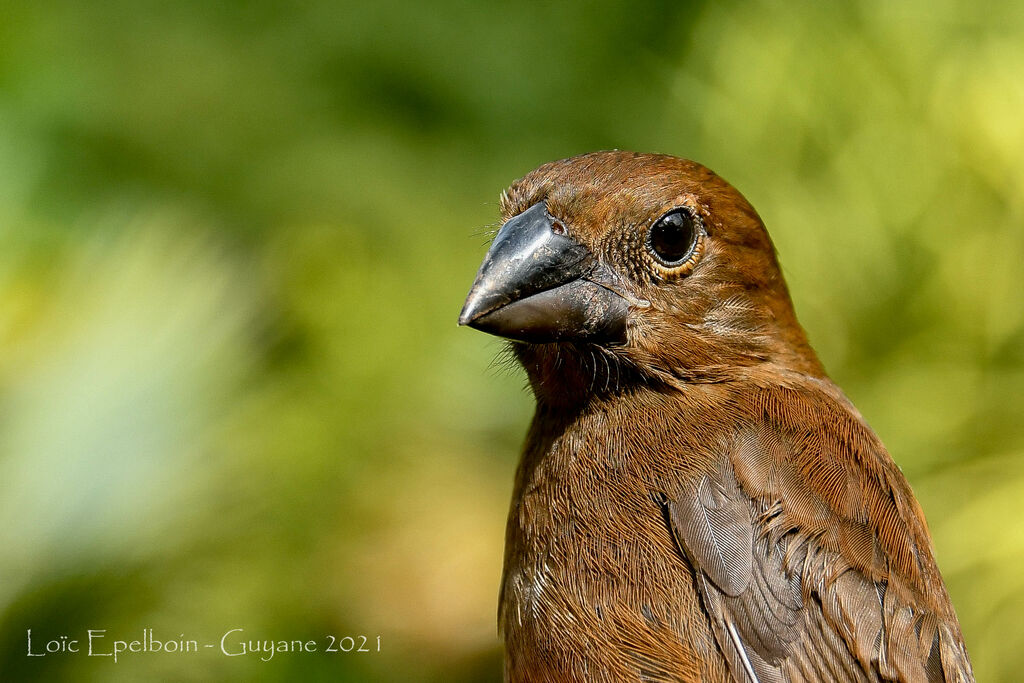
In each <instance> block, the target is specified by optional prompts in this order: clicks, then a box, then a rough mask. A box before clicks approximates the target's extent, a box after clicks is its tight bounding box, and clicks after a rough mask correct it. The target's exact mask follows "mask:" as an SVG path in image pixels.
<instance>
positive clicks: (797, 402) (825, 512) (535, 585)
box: [459, 150, 974, 683]
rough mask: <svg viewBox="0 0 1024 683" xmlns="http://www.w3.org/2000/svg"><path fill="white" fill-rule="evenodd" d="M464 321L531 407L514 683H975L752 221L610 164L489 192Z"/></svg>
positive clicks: (914, 508)
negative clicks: (486, 239) (514, 378)
mask: <svg viewBox="0 0 1024 683" xmlns="http://www.w3.org/2000/svg"><path fill="white" fill-rule="evenodd" d="M500 211H501V218H502V225H501V228H500V230H499V231H498V232H497V234H496V236H495V238H494V240H493V242H492V243H491V245H490V247H489V250H488V252H487V254H486V256H485V257H484V260H483V263H482V265H481V266H480V267H479V270H478V272H477V275H476V279H475V281H474V283H473V285H472V287H471V289H470V292H469V295H468V297H467V299H466V301H465V304H464V306H463V309H462V311H461V314H460V316H459V324H460V325H468V326H470V327H472V328H475V329H478V330H481V331H483V332H487V333H490V334H493V335H497V336H499V337H503V338H505V339H506V340H508V341H509V349H510V351H511V353H512V355H513V357H514V358H515V360H516V361H517V362H518V363H519V364H520V365H521V366H522V367H523V368H524V369H525V372H526V376H527V379H528V385H529V388H530V390H531V392H532V394H533V397H534V399H535V403H536V406H535V412H534V416H533V419H532V422H531V424H530V426H529V429H528V432H527V436H526V441H525V445H524V447H523V450H522V454H521V459H520V462H519V465H518V469H517V471H516V475H515V483H514V489H513V496H512V502H511V506H510V509H509V516H508V522H507V527H506V537H505V555H504V569H503V574H502V580H501V588H500V599H499V611H498V622H499V632H500V634H501V636H502V638H503V640H504V677H505V680H507V681H511V682H516V683H519V682H524V683H525V682H542V681H543V682H547V681H586V682H588V683H593V682H602V681H615V682H625V681H739V682H743V683H769V682H771V683H782V682H793V683H795V682H796V681H904V682H915V683H916V682H917V681H972V680H974V678H973V672H972V668H971V663H970V659H969V657H968V654H967V649H966V646H965V644H964V639H963V635H962V632H961V628H960V624H959V622H958V620H957V616H956V613H955V611H954V608H953V605H952V602H951V600H950V597H949V594H948V592H947V589H946V586H945V584H944V582H943V579H942V576H941V574H940V572H939V569H938V566H937V564H936V560H935V553H934V548H933V544H932V540H931V537H930V535H929V532H928V528H927V526H926V522H925V518H924V514H923V512H922V510H921V507H920V505H919V504H918V502H917V500H916V499H915V497H914V494H913V492H912V491H911V488H910V486H909V484H908V482H907V480H906V478H905V477H904V475H903V474H902V472H901V470H900V469H899V467H898V466H897V465H896V464H895V462H894V461H893V459H892V457H891V456H890V455H889V453H888V452H887V451H886V449H885V447H884V446H883V444H882V442H881V441H880V440H879V438H878V436H876V435H875V433H874V432H873V431H872V430H871V428H870V427H869V426H868V424H867V422H866V421H865V420H864V418H863V417H862V416H861V414H860V413H859V412H858V410H857V409H856V408H855V407H854V405H853V404H852V403H851V402H850V400H849V399H848V398H847V397H846V396H845V394H844V393H843V392H842V390H841V389H840V388H839V387H838V386H837V385H836V384H835V383H834V382H833V381H832V380H831V379H830V378H829V376H828V375H827V374H826V372H825V370H824V368H823V366H822V364H821V362H820V361H819V359H818V357H817V355H816V354H815V352H814V350H813V349H812V348H811V345H810V344H809V342H808V339H807V335H806V333H805V332H804V330H803V328H802V327H801V326H800V324H799V323H798V321H797V318H796V315H795V313H794V309H793V305H792V302H791V298H790V295H789V292H788V289H787V286H786V283H785V281H784V279H783V276H782V274H781V271H780V268H779V264H778V259H777V256H776V252H775V248H774V246H773V244H772V241H771V239H770V238H769V235H768V232H767V230H766V228H765V226H764V223H763V222H762V220H761V218H760V217H759V216H758V214H757V212H756V211H755V210H754V208H753V207H752V206H751V205H750V203H749V202H748V201H747V200H746V199H745V198H744V197H743V195H741V194H740V193H739V192H738V191H737V190H736V189H734V188H733V187H732V186H731V185H730V184H728V183H727V182H726V181H725V180H723V179H722V178H721V177H719V176H718V175H716V174H715V173H714V172H712V171H710V170H709V169H707V168H705V167H704V166H702V165H700V164H698V163H696V162H692V161H688V160H684V159H681V158H677V157H673V156H668V155H660V154H643V153H635V152H627V151H618V150H616V151H604V152H594V153H589V154H584V155H581V156H576V157H573V158H569V159H563V160H560V161H554V162H550V163H546V164H544V165H542V166H540V167H538V168H537V169H536V170H534V171H532V172H530V173H529V174H527V175H526V176H524V177H523V178H521V179H520V180H518V181H516V182H514V183H513V184H512V185H511V186H510V187H508V188H507V189H506V190H505V191H504V192H502V194H501V198H500Z"/></svg>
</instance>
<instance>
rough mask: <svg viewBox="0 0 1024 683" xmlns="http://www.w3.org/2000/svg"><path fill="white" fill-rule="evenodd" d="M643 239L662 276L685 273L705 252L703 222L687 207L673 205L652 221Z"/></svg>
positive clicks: (677, 275)
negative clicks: (674, 206) (672, 207)
mask: <svg viewBox="0 0 1024 683" xmlns="http://www.w3.org/2000/svg"><path fill="white" fill-rule="evenodd" d="M645 242H646V247H647V252H648V253H649V254H650V255H651V257H652V259H653V260H654V263H655V265H656V266H657V268H658V270H659V271H661V274H662V275H663V276H667V277H679V276H682V275H687V274H689V273H690V271H692V270H693V267H694V266H695V265H696V264H697V261H698V260H700V257H701V255H702V254H703V252H704V225H703V223H702V222H701V220H700V217H699V216H698V215H696V213H695V212H693V211H692V210H691V209H690V208H688V207H679V208H675V209H672V210H671V211H669V212H667V213H665V214H664V215H662V216H661V217H660V218H658V219H657V220H656V221H654V222H653V223H652V224H651V227H650V228H649V229H648V230H647V238H646V240H645Z"/></svg>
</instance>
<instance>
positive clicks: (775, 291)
mask: <svg viewBox="0 0 1024 683" xmlns="http://www.w3.org/2000/svg"><path fill="white" fill-rule="evenodd" d="M501 212H502V219H503V221H504V223H503V225H502V227H501V229H500V230H499V232H498V234H497V236H496V237H495V239H494V242H493V243H492V245H491V247H490V250H489V251H488V253H487V255H486V257H485V258H484V262H483V264H482V265H481V267H480V270H479V272H478V273H477V277H476V281H475V282H474V283H473V286H472V289H471V290H470V292H469V296H468V297H467V299H466V303H465V306H464V307H463V309H462V313H461V315H460V317H459V324H460V325H469V326H471V327H475V328H477V329H480V330H482V331H485V332H489V333H491V334H495V335H498V336H501V337H505V338H507V339H509V340H512V341H513V346H512V348H513V351H514V353H515V354H516V356H517V357H518V359H519V360H520V362H522V363H523V365H524V366H525V368H526V370H527V373H528V374H529V376H530V380H531V384H532V386H533V388H534V391H535V393H537V395H538V397H539V398H542V397H545V396H547V397H549V398H550V397H552V396H556V395H560V396H563V397H564V396H565V395H566V394H576V395H578V394H587V393H594V392H601V391H620V390H623V389H625V388H628V387H629V386H631V385H633V384H634V383H636V382H643V383H646V384H651V383H655V382H667V383H678V382H680V381H683V382H698V381H703V382H707V381H725V380H728V379H731V378H733V377H734V376H735V375H736V374H737V373H747V374H750V373H757V372H758V370H759V369H763V370H765V371H777V370H779V369H782V370H791V371H795V372H800V373H803V374H809V375H812V376H824V372H823V370H822V368H821V365H820V364H819V362H818V360H817V358H816V356H815V355H814V352H813V351H812V350H811V348H810V346H809V345H808V343H807V339H806V336H805V335H804V332H803V330H802V329H801V328H800V326H799V324H798V323H797V321H796V317H795V315H794V313H793V307H792V304H791V302H790V298H789V293H788V291H787V289H786V284H785V281H784V280H783V278H782V274H781V272H780V271H779V266H778V262H777V260H776V257H775V251H774V248H773V246H772V243H771V240H770V239H769V237H768V233H767V231H766V230H765V227H764V224H763V223H762V222H761V219H760V218H759V217H758V215H757V213H756V212H755V211H754V209H753V207H752V206H751V205H750V204H749V203H748V202H747V200H746V199H744V197H743V196H742V195H741V194H740V193H739V192H738V191H737V190H735V189H734V188H733V187H732V186H731V185H729V184H728V183H727V182H725V181H724V180H723V179H722V178H720V177H718V176H717V175H715V174H714V173H713V172H711V171H710V170H708V169H707V168H705V167H703V166H701V165H700V164H697V163H694V162H692V161H686V160H683V159H678V158H676V157H671V156H665V155H654V154H636V153H632V152H619V151H613V152H596V153H593V154H585V155H582V156H578V157H574V158H571V159H566V160H562V161H555V162H552V163H548V164H545V165H543V166H541V167H539V168H537V169H536V170H534V171H533V172H531V173H530V174H528V175H527V176H525V177H524V178H522V179H521V180H519V181H517V182H515V183H513V185H512V186H511V187H509V188H508V189H507V190H506V191H505V192H503V193H502V196H501Z"/></svg>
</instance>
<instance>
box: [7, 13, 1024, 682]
mask: <svg viewBox="0 0 1024 683" xmlns="http://www.w3.org/2000/svg"><path fill="white" fill-rule="evenodd" d="M1022 74H1024V4H1022V3H1019V2H1013V1H1005V2H995V3H986V4H985V6H984V9H982V8H981V7H980V6H979V5H977V4H975V3H968V2H955V1H951V0H939V1H938V2H936V1H934V0H928V1H925V0H919V1H917V2H905V3H891V2H884V1H882V0H878V1H877V2H861V3H858V4H853V5H840V4H835V3H815V2H798V3H785V4H783V3H768V2H762V3H741V2H725V3H721V2H707V3H679V2H654V1H646V0H645V1H640V2H631V3H613V2H601V3H586V4H583V3H581V4H579V5H571V4H565V5H555V4H548V3H533V2H524V3H514V4H509V3H498V2H470V1H465V2H463V1H455V0H446V1H443V2H435V3H416V2H408V1H404V2H398V1H391V0H386V1H380V2H375V3H370V2H366V3H359V4H355V3H346V2H342V3H338V2H333V1H329V0H307V1H304V2H280V1H278V2H270V1H253V2H224V3H217V2H213V3H211V2H198V1H195V0H189V1H183V2H177V3H167V2H146V1H143V2H140V1H138V0H132V1H131V2H128V1H109V2H101V3H98V2H93V3H89V2H77V3H59V2H36V3H12V2H0V539H2V547H3V552H2V556H0V672H3V673H2V674H0V675H2V676H3V678H4V680H22V679H24V680H33V679H37V680H68V681H71V680H74V681H135V680H162V679H164V680H178V681H190V680H195V681H200V680H218V679H219V680H244V679H254V678H256V677H259V678H261V679H262V680H269V681H274V680H279V681H287V680H317V679H320V680H328V679H330V680H334V679H340V680H353V681H362V680H394V681H414V680H422V681H495V680H498V678H499V673H500V651H499V647H498V643H497V638H496V634H495V612H496V603H497V586H498V579H499V574H500V562H501V554H502V536H503V526H504V518H505V512H506V509H507V504H508V498H509V494H510V489H511V482H512V474H513V470H514V467H515V462H516V458H517V451H518V448H519V444H520V442H521V439H522V438H523V434H524V432H525V428H526V425H527V422H528V419H529V416H530V411H531V403H532V401H531V398H530V396H529V395H528V393H527V392H526V391H525V390H524V388H523V387H524V381H523V378H522V377H521V376H520V375H519V373H518V372H515V371H512V370H509V369H507V368H504V367H501V366H495V365H492V359H493V358H494V357H495V356H496V354H497V352H498V351H499V350H500V348H501V343H500V342H498V341H497V340H494V339H492V338H489V337H487V336H486V335H483V334H480V333H477V332H472V331H469V330H460V329H458V328H457V327H456V325H455V318H456V316H457V314H458V311H459V308H460V306H461V303H462V298H463V296H464V294H465V292H466V290H467V289H468V286H469V284H470V282H471V280H472V278H473V275H474V273H475V271H476V268H477V265H478V263H479V260H480V258H481V256H482V255H483V252H484V251H485V248H486V243H487V240H488V231H489V230H490V229H492V228H493V227H494V224H495V221H496V219H497V196H498V192H499V191H500V190H501V189H502V188H503V187H504V186H505V185H507V184H508V183H509V182H511V181H512V180H514V179H515V178H517V177H519V176H521V175H523V174H524V173H526V172H527V171H529V170H530V169H532V168H533V167H535V166H537V165H539V164H540V163H543V162H546V161H549V160H552V159H556V158H560V157H565V156H570V155H573V154H577V153H581V152H585V151H591V150H595V149H602V148H627V149H637V150H643V151H661V152H667V153H672V154H677V155H680V156H685V157H689V158H693V159H696V160H699V161H701V162H703V163H705V164H706V165H708V166H710V167H711V168H713V169H715V170H716V171H718V172H719V173H720V174H721V175H723V176H724V177H726V178H727V179H729V180H730V181H731V182H732V183H733V184H735V185H736V186H737V187H738V188H739V189H740V190H741V191H742V192H744V193H745V194H746V195H747V197H748V198H749V199H750V200H751V202H752V203H753V204H754V205H755V206H756V207H757V208H758V210H759V211H760V213H761V215H762V216H763V218H764V219H765V222H766V223H767V224H768V227H769V229H770V230H771V232H772V235H773V236H774V239H775V241H776V244H777V246H778V249H779V252H780V254H781V259H782V263H783V267H784V269H785V271H786V275H787V277H788V280H789V283H790V286H791V288H792V291H793V296H794V299H795V302H796V306H797V311H798V313H799V314H800V317H801V320H802V321H803V323H804V325H805V327H806V328H807V329H808V332H809V334H810V337H811V340H812V342H813V343H814V345H815V346H816V348H817V349H818V351H819V353H820V355H821V357H822V359H823V360H824V362H825V364H826V366H827V367H828V369H829V370H830V372H831V373H832V375H833V376H834V377H835V378H836V380H837V381H838V382H839V383H840V384H841V385H842V386H843V387H844V388H845V390H846V392H847V393H848V394H849V395H850V396H851V397H852V398H853V400H854V402H855V403H856V404H857V405H858V406H859V408H860V409H861V411H862V412H863V414H864V415H865V417H866V418H867V419H868V420H869V421H870V422H871V424H872V425H873V426H874V427H875V429H876V430H877V431H878V432H879V433H880V435H881V436H882V438H883V440H884V441H885V442H886V444H887V445H888V446H889V449H890V450H891V452H892V454H893V456H894V457H895V458H896V460H897V462H899V463H900V465H901V466H902V467H903V469H904V472H905V473H906V474H907V476H908V478H909V479H910V481H911V483H912V485H913V486H914V489H915V490H916V492H917V493H918V495H919V497H920V499H921V503H922V505H923V507H924V509H925V512H926V513H927V515H928V518H929V521H930V524H931V528H932V530H933V533H934V539H935V545H936V550H937V553H938V557H939V562H940V565H941V567H942V569H943V572H944V574H945V576H946V579H947V581H948V584H949V588H950V591H951V593H952V595H953V599H954V602H955V604H956V606H957V608H958V611H959V614H960V617H961V620H962V624H963V630H964V634H965V637H966V639H967V644H968V647H969V649H970V652H971V654H972V656H973V659H974V663H975V667H976V672H977V674H978V677H979V680H987V681H998V680H1007V681H1008V680H1015V679H1017V678H1018V677H1019V671H1020V670H1021V668H1022V667H1024V620H1022V619H1021V614H1022V613H1024V570H1022V569H1021V567H1022V564H1024V523H1022V521H1021V518H1022V513H1024V420H1022V410H1021V405H1022V402H1021V398H1022V394H1024V297H1022V291H1024V269H1022V263H1024V229H1022V226H1024V124H1022V120H1024V119H1022V112H1024V78H1022ZM28 628H32V629H33V634H34V635H35V637H36V638H38V639H39V640H44V639H45V640H48V639H50V638H54V637H58V636H59V635H62V634H69V635H71V636H72V637H78V638H82V637H84V634H85V631H86V630H87V629H107V637H108V639H114V638H121V639H126V640H128V639H134V638H138V637H140V636H141V632H142V629H143V628H152V629H153V630H154V636H155V637H156V638H158V639H177V638H179V634H184V637H185V638H189V639H193V638H194V639H198V640H200V641H201V642H213V643H216V642H217V641H218V640H219V638H220V636H221V635H222V634H223V633H224V632H225V631H227V630H229V629H232V628H244V629H245V634H244V637H246V638H254V639H257V638H258V639H274V640H280V639H288V640H293V639H303V640H308V639H317V640H318V641H320V642H321V647H322V643H323V642H324V639H325V636H326V635H327V634H332V635H335V636H337V637H340V636H345V635H358V634H363V635H367V636H369V637H370V638H371V640H372V639H373V638H375V637H376V636H377V635H379V636H381V642H382V650H381V652H380V653H376V652H374V653H363V654H356V653H352V654H340V653H336V654H333V655H331V654H326V653H323V652H320V653H317V654H279V655H277V656H275V657H274V659H273V660H272V661H270V662H262V661H260V660H259V657H258V656H245V657H225V656H223V655H220V654H218V653H215V652H214V651H212V650H206V651H203V652H199V653H197V654H189V655H181V654H179V655H168V654H148V655H142V654H137V655H133V656H124V657H122V658H120V660H119V662H118V663H117V664H114V663H113V662H111V661H110V660H109V659H107V658H96V657H94V658H89V657H85V656H81V655H50V656H47V657H42V658H29V657H27V655H26V652H27V648H26V638H25V635H26V629H28ZM107 642H109V640H108V641H107ZM38 647H39V648H41V647H42V646H41V645H39V646H38Z"/></svg>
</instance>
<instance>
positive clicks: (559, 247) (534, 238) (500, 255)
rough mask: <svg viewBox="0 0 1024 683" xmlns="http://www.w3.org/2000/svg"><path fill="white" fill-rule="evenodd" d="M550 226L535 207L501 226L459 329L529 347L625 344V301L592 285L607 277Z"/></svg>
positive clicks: (548, 218) (542, 211)
mask: <svg viewBox="0 0 1024 683" xmlns="http://www.w3.org/2000/svg"><path fill="white" fill-rule="evenodd" d="M555 224H556V221H555V219H554V218H553V217H552V216H551V214H549V213H548V212H547V207H546V206H545V205H544V202H540V203H537V204H534V205H533V206H531V207H530V208H529V209H527V210H526V211H523V212H522V213H521V214H519V215H518V216H514V217H513V218H511V219H510V220H509V221H508V222H507V223H505V225H503V226H502V227H501V230H500V231H499V232H498V235H497V237H495V238H494V243H493V244H492V245H491V249H490V251H488V252H487V256H485V257H484V262H483V264H482V265H481V266H480V271H479V272H478V273H477V275H476V281H475V282H474V283H473V287H472V289H470V290H469V296H468V297H467V298H466V303H465V305H464V306H463V307H462V314H461V315H459V324H460V325H469V326H470V327H475V328H476V329H478V330H481V331H483V332H488V333H490V334H495V335H498V336H500V337H507V338H508V339H515V340H518V341H525V342H532V343H535V344H544V343H548V342H556V341H590V342H612V343H614V342H623V341H625V336H626V314H627V313H628V310H629V304H628V303H627V302H626V300H625V299H623V298H622V297H621V296H619V295H618V294H616V293H615V292H613V291H612V290H611V289H609V288H608V287H606V286H604V285H601V284H599V282H601V281H605V282H607V281H609V280H610V274H609V272H608V271H607V270H606V269H605V268H604V266H602V265H601V264H600V263H598V261H597V259H596V258H594V255H593V254H591V253H590V251H589V250H588V249H587V248H586V247H584V246H583V245H582V244H580V243H579V242H577V241H576V240H574V239H572V238H570V237H566V236H565V235H561V234H558V233H556V232H555V230H554V226H555Z"/></svg>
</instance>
